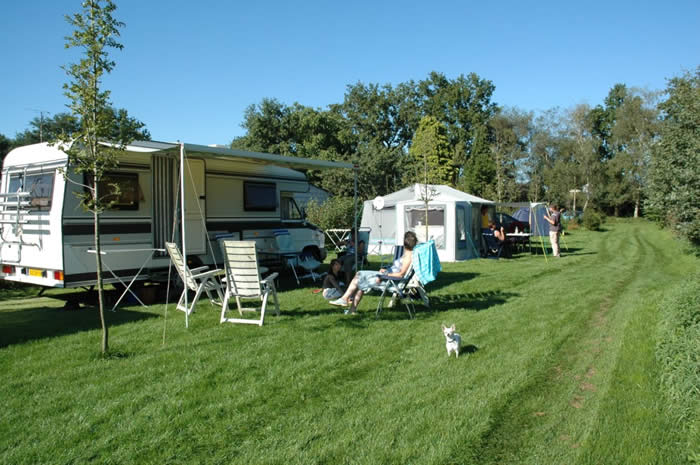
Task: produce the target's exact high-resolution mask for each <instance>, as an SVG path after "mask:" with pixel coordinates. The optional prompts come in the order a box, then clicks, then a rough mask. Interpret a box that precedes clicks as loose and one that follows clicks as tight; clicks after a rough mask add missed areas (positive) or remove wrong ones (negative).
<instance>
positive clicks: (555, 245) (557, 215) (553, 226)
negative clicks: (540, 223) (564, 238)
mask: <svg viewBox="0 0 700 465" xmlns="http://www.w3.org/2000/svg"><path fill="white" fill-rule="evenodd" d="M544 219H545V220H547V222H548V223H549V242H551V243H552V255H554V256H555V257H561V254H560V252H559V234H560V232H561V212H560V211H559V206H558V205H557V204H554V203H553V204H552V205H550V208H549V215H545V216H544Z"/></svg>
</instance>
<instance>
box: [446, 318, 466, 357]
mask: <svg viewBox="0 0 700 465" xmlns="http://www.w3.org/2000/svg"><path fill="white" fill-rule="evenodd" d="M442 333H443V334H444V335H445V341H446V342H445V347H446V348H447V356H448V357H449V356H450V354H451V353H452V352H454V353H455V356H456V357H458V358H459V346H460V344H461V343H462V336H460V335H459V334H458V333H456V332H455V325H452V326H450V327H449V328H448V327H447V326H445V325H442Z"/></svg>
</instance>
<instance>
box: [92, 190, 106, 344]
mask: <svg viewBox="0 0 700 465" xmlns="http://www.w3.org/2000/svg"><path fill="white" fill-rule="evenodd" d="M94 192H95V197H96V198H97V182H95V191H94ZM93 214H94V218H95V261H96V265H97V300H98V305H99V310H100V324H101V325H102V346H101V347H102V355H104V354H106V353H107V351H108V350H109V333H108V330H107V322H106V321H105V312H104V292H103V290H102V287H103V285H102V247H101V244H100V212H99V210H98V209H97V208H95V211H94V212H93Z"/></svg>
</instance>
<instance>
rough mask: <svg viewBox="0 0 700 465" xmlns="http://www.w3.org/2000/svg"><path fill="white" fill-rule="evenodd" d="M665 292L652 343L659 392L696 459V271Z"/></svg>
mask: <svg viewBox="0 0 700 465" xmlns="http://www.w3.org/2000/svg"><path fill="white" fill-rule="evenodd" d="M666 295H667V296H668V297H666V298H665V299H664V300H663V301H662V302H661V303H660V305H659V311H660V314H661V321H660V323H659V337H658V342H657V345H656V358H657V360H658V361H659V363H660V364H661V383H662V392H663V393H664V394H665V396H666V397H667V400H668V401H667V402H666V406H667V407H666V408H667V409H668V411H669V415H670V416H671V418H673V419H674V420H676V422H677V423H678V424H679V425H682V426H681V427H682V428H684V433H685V434H686V438H687V441H688V446H689V450H688V453H689V457H690V458H691V460H693V461H697V462H696V463H700V446H699V445H700V274H696V275H695V276H691V277H690V278H689V279H687V280H686V281H684V282H682V283H681V284H679V285H678V286H677V287H676V289H674V290H673V292H669V293H667V294H666Z"/></svg>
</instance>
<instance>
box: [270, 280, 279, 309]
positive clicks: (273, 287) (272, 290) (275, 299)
mask: <svg viewBox="0 0 700 465" xmlns="http://www.w3.org/2000/svg"><path fill="white" fill-rule="evenodd" d="M270 289H271V292H272V299H273V300H274V301H275V313H276V314H277V316H280V303H279V301H278V300H277V288H276V287H275V283H274V282H272V283H270Z"/></svg>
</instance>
